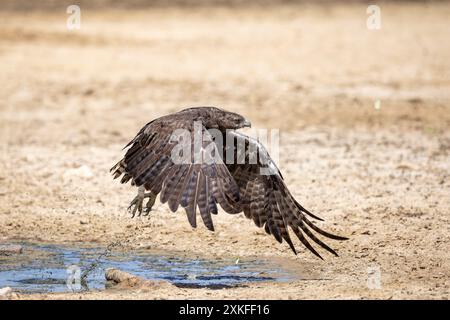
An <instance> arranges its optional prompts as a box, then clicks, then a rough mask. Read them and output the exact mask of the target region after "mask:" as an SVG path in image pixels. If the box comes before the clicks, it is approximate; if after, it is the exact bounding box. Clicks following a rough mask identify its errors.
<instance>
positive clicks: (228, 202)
mask: <svg viewBox="0 0 450 320" xmlns="http://www.w3.org/2000/svg"><path fill="white" fill-rule="evenodd" d="M196 121H200V122H201V124H202V126H201V127H200V128H199V129H200V130H201V131H202V133H203V134H204V136H205V138H204V139H203V141H201V142H200V143H199V148H198V150H193V152H192V154H191V157H190V159H191V161H188V162H186V163H178V162H176V161H174V160H173V156H172V152H173V150H174V148H175V146H176V145H177V144H178V141H173V139H172V138H171V137H172V134H173V133H174V131H175V130H176V129H185V130H187V131H188V132H189V133H191V134H190V135H189V136H188V137H187V139H189V138H190V140H189V141H188V143H189V146H191V145H194V128H195V126H194V123H195V122H196ZM197 123H199V122H197ZM245 126H249V122H248V121H246V120H245V119H244V117H242V116H241V115H239V114H236V113H232V112H227V111H224V110H221V109H218V108H214V107H198V108H189V109H185V110H182V111H180V112H177V113H174V114H170V115H167V116H164V117H161V118H158V119H155V120H153V121H151V122H149V123H147V124H146V125H145V126H144V127H143V128H142V129H141V130H140V131H139V133H138V134H137V135H136V137H135V138H134V139H133V140H131V141H130V142H129V143H128V144H127V145H126V146H125V148H127V147H129V149H128V150H127V152H126V154H125V156H124V158H123V159H122V160H121V161H119V162H118V163H117V164H116V165H115V166H114V167H113V168H112V169H111V171H112V172H113V175H114V178H118V177H120V176H122V179H121V182H122V183H126V182H128V181H130V180H131V183H132V184H133V185H136V186H138V187H141V189H142V192H141V193H140V198H138V197H137V198H136V199H137V200H136V199H135V200H134V201H133V202H132V205H133V204H136V205H137V206H139V213H140V212H141V211H142V201H143V194H144V190H143V188H142V187H144V188H145V190H147V191H149V192H150V193H149V194H147V195H146V196H148V195H150V200H149V203H148V204H147V213H148V211H150V210H151V206H152V205H153V203H154V199H155V197H156V195H158V194H160V201H161V202H162V203H166V202H167V203H168V206H169V208H170V210H171V211H173V212H175V211H176V210H177V209H178V207H179V206H181V207H183V208H184V209H185V211H186V214H187V218H188V221H189V223H190V224H191V226H192V227H194V228H195V227H196V226H197V220H196V216H197V208H198V211H199V213H200V216H201V218H202V220H203V223H204V224H205V226H206V227H207V228H208V229H209V230H212V231H213V230H214V226H213V222H212V219H211V214H217V212H218V208H217V204H219V205H220V206H221V207H222V209H223V210H224V211H226V212H228V213H232V214H235V213H239V212H242V211H243V212H244V214H245V216H246V217H247V218H249V219H252V220H253V221H254V222H255V224H256V225H257V226H258V227H264V229H265V231H266V232H267V233H268V234H271V235H273V236H274V237H275V239H276V240H277V241H278V242H280V243H281V242H282V241H283V240H285V241H286V242H287V243H288V244H289V246H290V248H291V249H292V251H293V252H294V253H295V254H296V250H295V247H294V244H293V242H292V240H291V238H290V236H289V232H288V229H289V228H290V229H291V230H292V231H293V233H294V234H295V235H296V236H297V238H298V239H299V240H300V241H301V242H302V243H303V244H304V245H305V246H306V247H307V248H308V249H309V250H310V251H311V252H313V253H314V254H315V255H317V256H318V257H320V258H321V256H320V255H319V253H318V252H317V251H316V250H315V249H314V247H313V246H312V245H311V244H310V243H309V241H308V240H307V238H309V239H310V240H312V241H314V242H315V243H316V244H318V245H320V246H321V247H322V248H324V249H326V250H327V251H329V252H331V253H332V254H334V255H336V256H337V253H336V252H335V251H334V250H333V249H331V248H330V247H328V246H327V245H326V244H325V243H323V242H322V241H321V240H320V239H319V238H318V237H317V236H316V235H314V233H313V232H312V231H315V232H317V233H319V234H321V235H323V236H325V237H328V238H331V239H335V240H345V239H346V238H344V237H340V236H336V235H332V234H330V233H328V232H325V231H323V230H322V229H320V228H319V227H317V226H316V225H315V224H313V223H312V222H311V221H310V220H308V218H307V217H306V215H309V216H310V217H312V218H315V219H319V220H322V219H320V218H318V217H317V216H315V215H313V214H312V213H311V212H309V211H308V210H306V209H305V208H303V207H302V206H301V205H300V204H299V203H298V202H297V201H296V200H295V199H294V197H293V196H292V195H291V193H290V192H289V190H288V189H287V187H286V184H285V183H284V180H283V177H282V175H281V173H280V171H279V170H278V168H277V167H276V165H275V163H274V162H273V160H272V159H271V158H270V156H269V154H268V153H267V151H266V149H265V148H264V147H263V146H262V145H261V144H260V143H259V142H258V141H256V140H255V139H252V138H250V137H248V136H245V135H243V134H242V133H239V132H237V131H234V130H236V129H239V128H242V127H245ZM211 129H216V133H217V132H219V134H220V135H221V138H222V140H223V142H224V143H223V145H222V144H221V143H219V142H218V140H213V139H214V136H213V133H214V132H213V131H211ZM213 141H214V142H213ZM225 141H233V142H234V143H232V144H230V143H225ZM238 141H241V142H242V141H243V142H244V143H243V144H245V149H244V152H242V150H238V149H237V146H239V145H240V144H239V143H238ZM211 147H212V150H211ZM208 148H209V149H208ZM192 149H194V147H193V148H192ZM219 149H220V150H219ZM231 149H233V150H231ZM229 151H233V153H232V154H233V155H234V159H231V160H233V161H231V162H232V163H229V162H230V161H228V159H225V155H226V154H227V152H229ZM211 152H212V154H215V153H216V154H218V155H221V157H218V158H217V157H216V158H215V161H213V162H208V161H204V162H198V161H194V160H195V159H194V157H195V155H196V154H197V155H206V154H207V153H211ZM255 152H256V156H255ZM239 155H241V156H243V157H244V158H245V161H238V158H237V157H238V156H239ZM253 156H255V158H253ZM253 159H255V160H256V161H252V160H253ZM240 160H242V159H240ZM262 170H266V174H261V172H262ZM267 173H268V174H267ZM135 211H136V208H135V210H134V211H133V214H134V212H135ZM305 235H306V237H305Z"/></svg>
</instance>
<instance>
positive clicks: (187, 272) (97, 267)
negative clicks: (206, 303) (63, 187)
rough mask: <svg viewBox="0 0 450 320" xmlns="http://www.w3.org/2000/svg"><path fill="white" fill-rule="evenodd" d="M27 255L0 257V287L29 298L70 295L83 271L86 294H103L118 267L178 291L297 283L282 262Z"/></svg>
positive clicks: (85, 250)
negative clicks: (76, 273)
mask: <svg viewBox="0 0 450 320" xmlns="http://www.w3.org/2000/svg"><path fill="white" fill-rule="evenodd" d="M21 245H22V246H23V253H22V254H20V255H13V256H8V257H0V288H2V287H11V288H13V289H14V290H16V291H21V292H26V293H47V292H70V291H72V289H71V288H73V287H71V288H70V287H69V286H68V285H67V279H68V277H69V276H70V275H71V274H72V275H74V272H73V271H71V270H74V269H73V267H71V266H76V267H75V268H77V267H79V269H78V270H80V272H81V274H82V275H83V273H84V272H87V271H89V272H88V273H87V275H86V277H85V279H84V281H81V285H82V288H81V290H92V289H94V290H102V289H105V288H106V287H107V286H108V285H109V284H108V282H107V281H106V279H105V270H106V269H107V268H117V269H120V270H122V271H125V272H129V273H132V274H134V275H137V276H140V277H142V278H145V279H149V280H165V281H168V282H170V283H172V284H174V285H176V286H178V287H189V288H211V289H222V288H228V287H235V286H245V285H246V284H248V283H251V282H264V281H278V282H285V281H291V280H294V279H295V278H297V276H296V275H295V274H294V273H293V272H292V271H289V270H287V269H283V268H282V266H281V264H280V263H279V261H270V260H263V259H251V258H241V259H239V260H237V259H236V258H223V259H220V258H219V259H216V258H211V259H205V258H198V257H195V258H189V257H186V256H181V255H176V254H175V253H167V254H166V253H164V254H161V253H154V252H151V251H148V252H146V251H143V250H139V251H129V252H124V251H114V250H112V252H109V253H108V254H107V255H105V248H92V247H83V246H81V247H79V246H77V247H75V246H73V247H71V246H65V245H43V244H21Z"/></svg>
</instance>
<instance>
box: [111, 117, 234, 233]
mask: <svg viewBox="0 0 450 320" xmlns="http://www.w3.org/2000/svg"><path fill="white" fill-rule="evenodd" d="M177 129H185V130H186V131H187V132H188V133H189V136H188V137H187V138H186V139H185V142H187V144H188V148H189V149H190V153H191V156H190V158H189V159H188V160H189V161H188V162H177V161H175V160H174V157H173V154H172V151H173V150H174V148H175V147H176V146H177V145H179V143H180V141H178V140H174V139H173V138H174V133H175V132H176V130H177ZM199 129H200V130H201V137H200V139H201V140H200V143H199V146H198V147H199V150H194V130H196V129H195V125H194V121H193V120H192V119H191V118H190V117H188V116H187V115H185V114H183V115H179V114H178V115H170V116H166V117H162V118H159V119H157V120H154V121H152V122H150V123H148V124H147V125H146V126H144V127H143V128H142V129H141V130H140V131H139V133H138V134H137V135H136V137H135V138H134V139H133V140H132V141H130V143H129V144H128V145H127V146H126V147H129V149H128V150H127V152H126V154H125V156H124V158H123V159H122V160H121V161H119V162H118V163H117V164H116V165H115V166H114V167H113V168H112V169H111V171H112V172H113V175H114V177H115V178H118V177H119V176H121V175H122V174H123V177H122V179H121V182H122V183H126V182H128V181H130V180H131V182H132V184H135V185H137V186H144V187H145V189H146V190H150V191H151V192H152V193H153V194H155V195H157V194H158V193H161V195H160V201H161V202H162V203H165V202H168V204H169V208H170V210H172V211H173V212H175V211H176V210H177V209H178V207H179V206H180V205H181V206H182V207H183V208H185V209H186V213H187V216H188V220H189V222H190V224H191V225H192V227H196V210H197V207H198V208H199V211H200V215H201V217H202V219H203V222H204V223H205V225H206V227H207V228H208V229H210V230H213V229H214V227H213V223H212V219H211V213H212V214H217V205H216V204H217V203H218V204H220V206H221V207H222V208H223V209H224V210H225V211H227V212H229V213H237V212H240V211H241V208H240V195H239V188H238V186H237V184H236V182H235V181H234V179H233V178H232V176H231V175H230V173H229V172H228V169H227V167H226V166H225V164H224V163H223V162H222V160H221V159H218V161H212V162H211V161H209V162H208V161H202V162H196V161H194V160H195V159H194V156H195V154H197V155H198V156H201V157H202V158H203V159H204V158H205V155H206V153H207V152H210V151H211V146H212V147H213V148H215V150H213V151H214V152H217V147H216V145H215V144H214V143H212V137H211V135H210V134H209V132H208V131H207V130H206V129H205V127H203V126H200V128H199ZM126 147H125V148H126ZM206 156H207V155H206ZM216 160H217V159H216Z"/></svg>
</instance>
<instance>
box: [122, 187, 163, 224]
mask: <svg viewBox="0 0 450 320" xmlns="http://www.w3.org/2000/svg"><path fill="white" fill-rule="evenodd" d="M145 198H148V202H147V204H146V206H145V214H144V216H147V215H148V214H149V213H150V210H152V207H153V205H154V204H155V200H156V195H155V194H153V193H152V192H151V191H150V192H147V193H145V188H144V186H140V187H139V188H138V194H137V196H136V197H135V198H134V199H133V200H132V201H131V203H130V206H129V207H128V211H131V218H134V216H135V215H136V212H138V217H140V216H141V214H142V210H143V203H144V199H145Z"/></svg>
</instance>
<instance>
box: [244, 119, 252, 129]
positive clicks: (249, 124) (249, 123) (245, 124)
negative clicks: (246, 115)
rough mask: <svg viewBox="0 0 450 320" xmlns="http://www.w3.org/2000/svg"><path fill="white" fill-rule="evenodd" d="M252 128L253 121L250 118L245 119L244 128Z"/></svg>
mask: <svg viewBox="0 0 450 320" xmlns="http://www.w3.org/2000/svg"><path fill="white" fill-rule="evenodd" d="M245 127H247V128H251V127H252V123H251V122H250V121H248V120H245V121H244V123H243V124H242V128H245Z"/></svg>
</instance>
